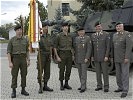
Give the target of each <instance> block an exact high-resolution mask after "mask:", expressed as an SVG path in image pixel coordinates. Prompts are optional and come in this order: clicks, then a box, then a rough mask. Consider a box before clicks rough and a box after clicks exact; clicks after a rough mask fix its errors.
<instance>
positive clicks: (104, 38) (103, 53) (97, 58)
mask: <svg viewBox="0 0 133 100" xmlns="http://www.w3.org/2000/svg"><path fill="white" fill-rule="evenodd" d="M91 39H92V51H93V52H92V56H93V57H94V63H95V69H96V78H97V89H95V90H96V91H98V90H100V89H102V78H101V72H103V80H104V90H107V91H108V89H109V76H108V65H107V62H105V61H104V58H105V57H109V53H110V36H109V34H108V33H106V32H104V31H101V32H100V33H98V32H96V33H94V34H92V36H91Z"/></svg>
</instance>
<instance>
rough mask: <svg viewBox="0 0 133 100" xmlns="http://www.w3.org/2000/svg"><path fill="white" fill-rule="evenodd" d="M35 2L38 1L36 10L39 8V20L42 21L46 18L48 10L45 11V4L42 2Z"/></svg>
mask: <svg viewBox="0 0 133 100" xmlns="http://www.w3.org/2000/svg"><path fill="white" fill-rule="evenodd" d="M37 3H38V10H39V15H40V19H41V21H44V20H46V19H47V18H48V12H47V10H46V8H45V6H44V5H43V3H41V2H40V1H38V0H37Z"/></svg>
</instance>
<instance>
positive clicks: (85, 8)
mask: <svg viewBox="0 0 133 100" xmlns="http://www.w3.org/2000/svg"><path fill="white" fill-rule="evenodd" d="M77 1H78V2H81V3H82V4H83V5H82V6H81V9H79V10H78V11H74V10H72V9H70V12H71V13H72V14H74V15H75V16H76V18H77V21H76V22H77V24H78V25H80V26H83V25H84V24H85V22H86V19H87V17H88V15H89V14H92V13H95V12H98V11H99V12H103V11H106V10H108V11H110V10H113V9H116V8H120V7H121V6H122V5H123V3H124V0H77Z"/></svg>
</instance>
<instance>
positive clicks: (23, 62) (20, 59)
mask: <svg viewBox="0 0 133 100" xmlns="http://www.w3.org/2000/svg"><path fill="white" fill-rule="evenodd" d="M14 30H15V32H16V36H14V37H13V38H11V39H10V41H9V43H8V46H7V56H8V61H9V67H10V68H11V74H12V84H11V88H12V94H11V97H12V98H16V88H17V76H18V72H19V69H20V71H21V72H20V73H21V87H22V90H21V94H22V95H25V96H29V93H28V92H26V91H25V87H26V76H27V67H28V66H29V64H30V58H29V50H28V41H27V40H26V39H25V38H24V37H23V36H22V28H21V26H20V25H16V26H15V28H14Z"/></svg>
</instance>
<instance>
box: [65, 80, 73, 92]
mask: <svg viewBox="0 0 133 100" xmlns="http://www.w3.org/2000/svg"><path fill="white" fill-rule="evenodd" d="M64 88H66V89H68V90H71V89H72V87H70V86H69V85H68V80H66V81H65V85H64Z"/></svg>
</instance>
